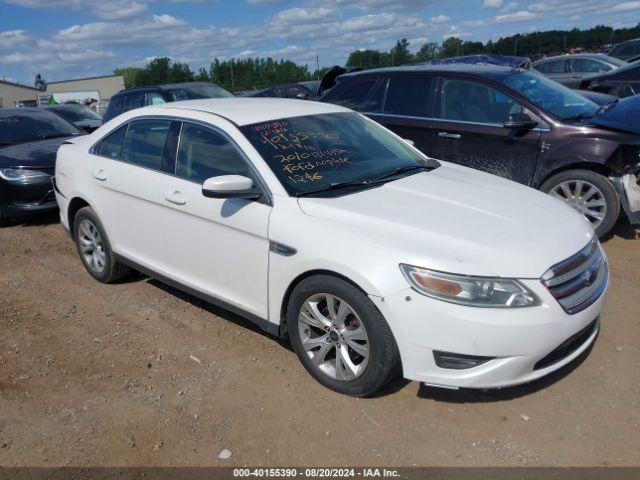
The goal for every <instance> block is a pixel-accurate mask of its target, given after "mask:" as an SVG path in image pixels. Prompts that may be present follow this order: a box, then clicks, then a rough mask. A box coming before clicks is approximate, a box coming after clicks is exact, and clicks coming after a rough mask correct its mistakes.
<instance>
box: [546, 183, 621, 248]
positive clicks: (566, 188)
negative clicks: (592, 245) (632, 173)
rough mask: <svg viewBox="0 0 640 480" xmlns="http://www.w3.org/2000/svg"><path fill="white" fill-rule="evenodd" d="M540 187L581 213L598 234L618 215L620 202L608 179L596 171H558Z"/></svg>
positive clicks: (604, 230) (612, 223) (611, 225)
mask: <svg viewBox="0 0 640 480" xmlns="http://www.w3.org/2000/svg"><path fill="white" fill-rule="evenodd" d="M540 190H542V191H543V192H546V193H548V194H550V195H552V196H554V197H556V198H558V199H560V200H562V201H564V202H566V203H568V204H569V205H571V206H572V207H573V208H574V209H575V210H576V211H578V212H579V213H581V214H582V215H584V216H585V218H586V219H587V220H589V222H590V223H591V226H592V227H593V229H594V230H595V231H596V234H597V235H598V236H599V237H602V236H603V235H605V234H606V233H607V232H609V230H611V228H612V227H613V225H614V224H615V223H616V220H617V219H618V215H619V214H620V201H619V200H618V195H617V194H616V191H615V189H614V188H613V185H612V184H611V181H610V180H609V179H608V178H606V177H605V176H603V175H600V174H599V173H596V172H592V171H589V170H568V171H566V172H561V173H559V174H557V175H554V176H553V177H551V178H549V179H548V180H547V181H545V182H544V183H543V184H542V186H541V187H540Z"/></svg>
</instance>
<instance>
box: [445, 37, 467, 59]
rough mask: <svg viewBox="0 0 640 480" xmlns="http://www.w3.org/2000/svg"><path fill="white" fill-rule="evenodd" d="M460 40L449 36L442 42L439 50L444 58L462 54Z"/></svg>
mask: <svg viewBox="0 0 640 480" xmlns="http://www.w3.org/2000/svg"><path fill="white" fill-rule="evenodd" d="M462 45H463V43H462V40H460V39H459V38H457V37H449V38H447V39H446V40H445V41H444V42H442V47H441V49H440V50H441V52H442V56H443V57H444V58H447V57H457V56H458V55H464V51H463V48H462Z"/></svg>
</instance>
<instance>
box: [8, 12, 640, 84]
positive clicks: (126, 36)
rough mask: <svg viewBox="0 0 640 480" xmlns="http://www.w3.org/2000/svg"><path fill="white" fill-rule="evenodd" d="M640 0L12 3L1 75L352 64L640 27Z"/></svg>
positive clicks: (26, 78)
mask: <svg viewBox="0 0 640 480" xmlns="http://www.w3.org/2000/svg"><path fill="white" fill-rule="evenodd" d="M639 21H640V1H614V0H544V1H531V0H100V1H96V0H0V79H5V80H8V81H14V82H20V83H25V84H33V80H34V77H35V75H36V73H42V74H43V75H44V77H45V79H46V80H48V81H54V80H66V79H70V78H78V77H87V76H96V75H109V74H111V73H112V72H113V70H114V69H115V68H117V67H122V66H144V65H145V64H146V63H147V62H148V61H149V60H150V59H153V58H154V57H159V56H168V57H170V58H171V59H172V60H174V61H180V62H186V63H188V64H189V65H190V66H191V67H192V69H194V70H197V69H198V68H199V67H201V66H208V65H209V64H210V62H211V61H212V60H213V58H215V57H217V58H219V59H229V58H232V57H234V58H246V57H267V56H271V57H275V58H287V59H290V60H293V61H295V62H297V63H299V64H308V65H309V68H310V69H311V70H313V69H315V67H316V58H317V59H318V63H319V65H320V66H331V65H337V64H342V65H343V64H344V63H345V61H346V59H347V56H348V54H349V53H350V52H352V51H353V50H356V49H383V50H388V49H389V48H391V47H392V46H393V45H394V44H395V42H396V40H397V39H399V38H407V39H408V40H409V42H410V43H411V49H412V50H417V49H418V48H420V46H421V45H422V44H423V43H425V42H427V41H436V42H441V41H442V40H443V39H444V38H447V37H449V36H457V37H460V38H463V39H465V40H480V41H483V42H485V41H487V40H489V39H493V40H497V39H498V38H499V37H501V36H505V35H511V34H514V33H527V32H531V31H536V30H540V31H543V30H549V29H570V28H573V27H578V28H585V27H592V26H594V25H597V24H604V25H609V26H612V27H614V28H620V27H630V26H634V25H636V24H637V23H638V22H639Z"/></svg>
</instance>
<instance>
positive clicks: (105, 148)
mask: <svg viewBox="0 0 640 480" xmlns="http://www.w3.org/2000/svg"><path fill="white" fill-rule="evenodd" d="M125 133H127V126H126V125H124V126H123V127H120V128H119V129H117V130H116V131H115V132H113V133H111V134H110V135H109V136H108V137H107V138H105V139H104V140H102V141H101V142H100V143H99V144H98V147H97V148H96V154H98V155H101V156H103V157H109V158H120V154H121V153H122V143H123V142H124V135H125Z"/></svg>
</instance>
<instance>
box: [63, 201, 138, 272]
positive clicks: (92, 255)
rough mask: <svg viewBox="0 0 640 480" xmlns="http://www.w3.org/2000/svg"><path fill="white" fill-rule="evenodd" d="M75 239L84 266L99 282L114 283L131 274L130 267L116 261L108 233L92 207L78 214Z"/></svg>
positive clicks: (74, 233) (74, 230) (74, 229)
mask: <svg viewBox="0 0 640 480" xmlns="http://www.w3.org/2000/svg"><path fill="white" fill-rule="evenodd" d="M73 238H74V239H75V242H76V247H77V249H78V254H79V255H80V260H82V264H83V265H84V267H85V268H86V269H87V271H88V272H89V274H90V275H91V276H92V277H93V278H95V279H96V280H98V281H99V282H102V283H110V282H114V281H116V280H119V279H121V278H123V277H125V276H126V275H128V274H129V273H130V272H131V269H130V268H129V267H128V266H126V265H124V264H122V263H119V262H117V261H116V260H115V256H114V254H113V250H111V244H110V243H109V237H107V232H105V230H104V227H103V226H102V223H101V222H100V219H99V218H98V216H97V215H96V214H95V212H94V211H93V209H92V208H91V207H84V208H81V209H80V210H78V213H76V216H75V217H74V219H73Z"/></svg>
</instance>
